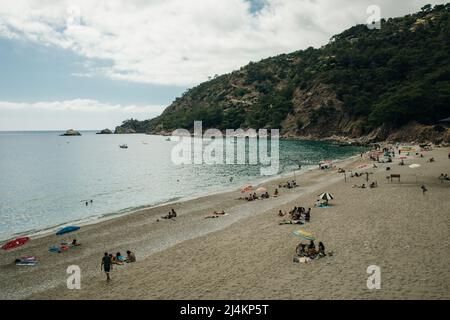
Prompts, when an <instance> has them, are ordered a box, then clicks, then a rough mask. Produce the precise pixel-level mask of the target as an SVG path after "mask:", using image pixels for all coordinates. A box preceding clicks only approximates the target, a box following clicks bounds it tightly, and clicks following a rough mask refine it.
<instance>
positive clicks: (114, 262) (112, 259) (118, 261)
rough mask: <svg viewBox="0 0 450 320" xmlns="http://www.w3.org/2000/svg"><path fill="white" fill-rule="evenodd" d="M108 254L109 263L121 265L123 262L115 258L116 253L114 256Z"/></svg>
mask: <svg viewBox="0 0 450 320" xmlns="http://www.w3.org/2000/svg"><path fill="white" fill-rule="evenodd" d="M109 256H110V257H111V263H112V264H117V265H122V264H123V261H121V260H119V259H118V258H117V256H118V254H116V255H115V256H114V255H112V254H110V255H109Z"/></svg>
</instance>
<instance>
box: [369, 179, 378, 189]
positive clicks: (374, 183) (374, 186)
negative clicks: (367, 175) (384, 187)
mask: <svg viewBox="0 0 450 320" xmlns="http://www.w3.org/2000/svg"><path fill="white" fill-rule="evenodd" d="M376 187H378V183H377V182H376V181H373V182H372V183H371V184H370V188H371V189H373V188H376Z"/></svg>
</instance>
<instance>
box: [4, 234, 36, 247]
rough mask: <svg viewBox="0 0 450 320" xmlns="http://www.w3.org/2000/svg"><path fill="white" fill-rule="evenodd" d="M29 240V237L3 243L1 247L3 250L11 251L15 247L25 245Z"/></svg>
mask: <svg viewBox="0 0 450 320" xmlns="http://www.w3.org/2000/svg"><path fill="white" fill-rule="evenodd" d="M29 240H30V238H29V237H22V238H17V239H14V240H11V241H9V242H7V243H5V244H4V245H3V246H2V249H3V250H11V249H15V248H17V247H20V246H23V245H24V244H25V243H27V242H28V241H29Z"/></svg>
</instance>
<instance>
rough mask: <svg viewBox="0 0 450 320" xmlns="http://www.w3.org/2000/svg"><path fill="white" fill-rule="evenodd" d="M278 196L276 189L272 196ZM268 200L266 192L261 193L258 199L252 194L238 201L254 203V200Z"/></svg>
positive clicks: (254, 193)
mask: <svg viewBox="0 0 450 320" xmlns="http://www.w3.org/2000/svg"><path fill="white" fill-rule="evenodd" d="M278 195H279V191H278V189H277V188H276V189H275V191H274V192H273V196H274V197H278ZM269 198H270V195H269V192H268V191H266V192H263V193H262V194H261V196H259V197H258V195H257V194H256V192H253V193H252V194H250V195H248V196H245V197H243V198H242V197H241V198H239V199H242V200H247V201H255V200H259V199H260V200H264V199H269Z"/></svg>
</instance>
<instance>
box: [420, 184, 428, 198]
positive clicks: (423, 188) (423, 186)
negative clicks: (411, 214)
mask: <svg viewBox="0 0 450 320" xmlns="http://www.w3.org/2000/svg"><path fill="white" fill-rule="evenodd" d="M420 189H422V194H423V195H425V192H427V191H428V189H427V187H425V185H424V184H423V185H422V186H421V187H420Z"/></svg>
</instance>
